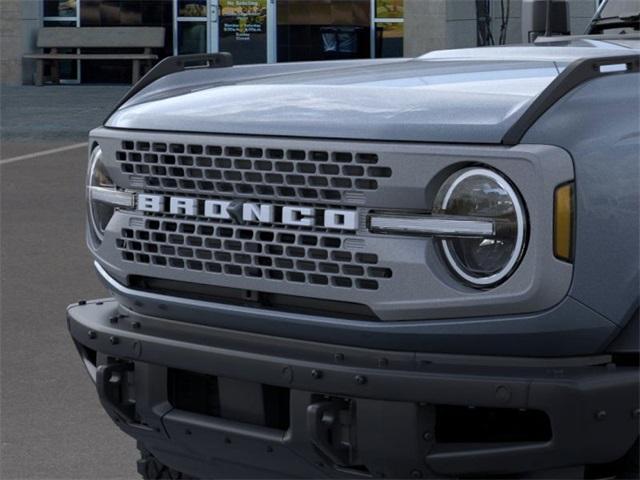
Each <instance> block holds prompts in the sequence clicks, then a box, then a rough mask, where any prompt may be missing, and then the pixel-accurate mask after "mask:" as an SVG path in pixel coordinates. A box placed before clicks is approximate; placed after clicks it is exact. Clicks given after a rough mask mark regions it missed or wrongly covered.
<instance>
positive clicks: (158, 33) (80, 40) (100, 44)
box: [24, 27, 164, 86]
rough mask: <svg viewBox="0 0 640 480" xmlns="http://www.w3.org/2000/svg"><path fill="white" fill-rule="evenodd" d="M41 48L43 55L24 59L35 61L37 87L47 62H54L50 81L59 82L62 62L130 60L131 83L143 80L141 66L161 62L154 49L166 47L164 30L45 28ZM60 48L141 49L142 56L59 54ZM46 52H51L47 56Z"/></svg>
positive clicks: (41, 79)
mask: <svg viewBox="0 0 640 480" xmlns="http://www.w3.org/2000/svg"><path fill="white" fill-rule="evenodd" d="M37 46H38V48H42V49H43V53H31V54H28V55H24V58H31V59H34V60H36V74H35V84H36V85H38V86H40V85H42V84H43V82H44V62H45V61H50V62H51V80H52V81H54V82H58V81H59V80H60V75H59V68H58V62H59V61H60V60H131V61H132V62H133V68H132V74H131V81H132V83H136V82H137V81H138V80H139V79H140V74H141V64H142V63H143V62H144V63H145V64H146V65H151V62H153V61H154V60H157V59H158V56H157V55H154V54H152V53H151V49H152V48H162V47H164V28H163V27H45V28H41V29H40V30H38V40H37ZM61 48H91V49H129V48H130V49H134V48H135V49H142V51H141V52H140V53H109V52H105V53H60V52H59V49H61ZM44 49H50V51H49V53H44Z"/></svg>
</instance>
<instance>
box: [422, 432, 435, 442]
mask: <svg viewBox="0 0 640 480" xmlns="http://www.w3.org/2000/svg"><path fill="white" fill-rule="evenodd" d="M422 438H423V439H424V441H425V442H430V441H431V439H432V438H433V435H431V432H424V435H422Z"/></svg>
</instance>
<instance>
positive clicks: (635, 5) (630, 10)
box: [596, 0, 640, 18]
mask: <svg viewBox="0 0 640 480" xmlns="http://www.w3.org/2000/svg"><path fill="white" fill-rule="evenodd" d="M638 13H640V2H638V0H605V2H604V5H602V6H601V7H600V10H599V12H598V15H597V16H596V18H613V17H630V16H632V15H638Z"/></svg>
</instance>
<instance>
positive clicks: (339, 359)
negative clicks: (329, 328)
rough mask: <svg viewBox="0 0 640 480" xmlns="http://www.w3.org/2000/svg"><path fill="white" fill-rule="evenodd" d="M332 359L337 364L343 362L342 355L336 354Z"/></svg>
mask: <svg viewBox="0 0 640 480" xmlns="http://www.w3.org/2000/svg"><path fill="white" fill-rule="evenodd" d="M333 359H334V360H335V361H336V362H338V363H339V362H344V354H342V353H336V354H334V355H333Z"/></svg>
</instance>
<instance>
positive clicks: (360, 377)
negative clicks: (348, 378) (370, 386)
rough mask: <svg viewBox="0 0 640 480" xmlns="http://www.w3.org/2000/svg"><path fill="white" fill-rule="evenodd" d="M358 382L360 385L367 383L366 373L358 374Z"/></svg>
mask: <svg viewBox="0 0 640 480" xmlns="http://www.w3.org/2000/svg"><path fill="white" fill-rule="evenodd" d="M356 383H357V384H358V385H364V384H365V383H367V377H365V376H364V375H356Z"/></svg>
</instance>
